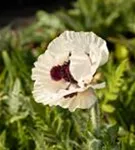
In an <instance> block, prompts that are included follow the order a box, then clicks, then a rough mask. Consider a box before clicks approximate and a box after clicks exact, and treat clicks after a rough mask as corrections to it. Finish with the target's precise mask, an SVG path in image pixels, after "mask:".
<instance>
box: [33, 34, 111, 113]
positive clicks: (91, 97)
mask: <svg viewBox="0 0 135 150" xmlns="http://www.w3.org/2000/svg"><path fill="white" fill-rule="evenodd" d="M108 55H109V52H108V49H107V46H106V42H105V41H104V40H103V39H101V38H100V37H98V36H97V35H96V34H94V33H93V32H74V31H65V32H64V33H62V34H61V35H60V36H59V37H57V38H56V39H54V40H53V41H52V42H51V43H50V44H49V45H48V48H47V50H46V52H45V53H44V54H42V55H41V56H39V58H38V60H37V62H35V67H34V68H33V69H32V79H33V80H34V81H35V83H34V90H33V95H34V98H35V100H36V101H37V102H39V103H43V104H44V105H47V104H48V105H50V106H52V105H59V106H61V107H63V108H68V109H69V110H70V111H74V110H75V109H76V108H82V109H85V108H90V107H91V106H92V105H94V104H95V102H96V100H97V99H96V96H95V93H94V90H93V89H99V88H103V87H104V86H105V85H104V83H101V84H96V85H93V84H92V79H93V75H94V74H95V72H96V70H97V68H98V67H99V66H101V65H103V64H105V63H106V62H107V60H108Z"/></svg>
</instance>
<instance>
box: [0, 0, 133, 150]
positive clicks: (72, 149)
mask: <svg viewBox="0 0 135 150" xmlns="http://www.w3.org/2000/svg"><path fill="white" fill-rule="evenodd" d="M134 8H135V1H134V0H130V1H126V0H117V1H113V0H107V1H106V0H91V1H89V0H78V1H76V2H75V3H74V5H73V8H72V9H69V10H64V9H62V10H59V11H57V12H55V13H51V14H49V13H47V12H45V11H39V12H37V14H36V16H35V17H36V19H35V20H33V22H31V24H30V25H27V26H23V25H20V24H19V25H17V24H16V22H13V23H11V24H10V25H8V26H7V27H5V28H4V29H2V30H0V150H134V149H135V115H134V114H135V100H134V97H135V82H134V81H135V66H134V63H135V26H134V24H135V19H134V16H135V9H134ZM69 29H70V30H75V31H80V30H83V31H91V30H92V31H94V32H96V33H97V34H99V35H100V36H102V37H103V38H105V40H106V41H107V44H108V47H109V49H110V58H109V61H108V63H107V64H106V65H104V66H103V67H102V68H101V69H100V70H99V73H100V74H101V77H99V79H98V80H100V81H106V88H104V89H102V90H97V94H98V96H99V100H100V101H99V102H100V108H101V125H100V130H99V133H100V134H98V135H97V133H96V132H95V131H94V130H93V128H92V121H91V117H90V112H89V110H76V111H75V112H73V113H71V112H69V111H68V110H66V109H62V108H60V107H51V108H50V107H49V106H43V105H42V104H38V103H36V102H35V101H34V100H33V97H32V94H31V91H32V88H33V83H32V81H31V68H32V67H33V63H34V61H35V60H36V59H37V57H38V55H40V54H41V53H43V52H44V51H45V49H46V46H47V45H48V43H49V41H51V40H52V39H53V38H54V37H56V36H57V35H59V33H61V32H62V31H64V30H69ZM127 33H128V36H127ZM129 35H130V36H131V38H129ZM13 143H14V144H13Z"/></svg>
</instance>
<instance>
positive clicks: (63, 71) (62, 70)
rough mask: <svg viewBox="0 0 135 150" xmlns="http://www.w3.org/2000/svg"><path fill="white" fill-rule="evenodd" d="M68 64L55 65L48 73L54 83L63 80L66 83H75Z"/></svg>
mask: <svg viewBox="0 0 135 150" xmlns="http://www.w3.org/2000/svg"><path fill="white" fill-rule="evenodd" d="M69 64H70V62H67V63H64V64H63V65H61V66H60V65H57V66H54V67H52V69H51V71H50V75H51V78H52V79H53V80H55V81H59V80H61V79H64V80H65V81H67V82H71V83H77V81H76V80H75V79H74V78H73V77H72V75H71V73H70V70H69Z"/></svg>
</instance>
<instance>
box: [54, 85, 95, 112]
mask: <svg viewBox="0 0 135 150" xmlns="http://www.w3.org/2000/svg"><path fill="white" fill-rule="evenodd" d="M96 101H97V98H96V95H95V93H94V90H93V89H92V88H89V89H87V90H85V91H84V92H80V93H77V95H75V96H73V97H72V98H70V97H69V98H62V99H61V100H59V102H58V103H57V104H56V103H55V104H54V105H59V106H61V107H63V108H68V109H69V110H70V111H71V112H72V111H75V110H76V109H77V108H81V109H87V108H91V107H92V106H93V105H94V104H95V103H96Z"/></svg>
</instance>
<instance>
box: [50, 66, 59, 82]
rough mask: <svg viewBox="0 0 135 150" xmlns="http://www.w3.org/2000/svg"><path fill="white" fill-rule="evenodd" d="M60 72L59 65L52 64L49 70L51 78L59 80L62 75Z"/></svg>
mask: <svg viewBox="0 0 135 150" xmlns="http://www.w3.org/2000/svg"><path fill="white" fill-rule="evenodd" d="M60 72H61V66H59V65H58V66H54V67H53V68H52V69H51V71H50V75H51V78H52V79H53V80H55V81H59V80H61V79H62V76H61V74H60Z"/></svg>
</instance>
